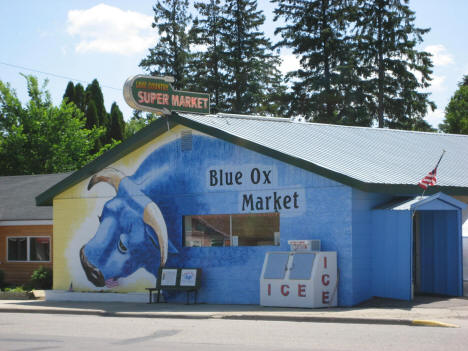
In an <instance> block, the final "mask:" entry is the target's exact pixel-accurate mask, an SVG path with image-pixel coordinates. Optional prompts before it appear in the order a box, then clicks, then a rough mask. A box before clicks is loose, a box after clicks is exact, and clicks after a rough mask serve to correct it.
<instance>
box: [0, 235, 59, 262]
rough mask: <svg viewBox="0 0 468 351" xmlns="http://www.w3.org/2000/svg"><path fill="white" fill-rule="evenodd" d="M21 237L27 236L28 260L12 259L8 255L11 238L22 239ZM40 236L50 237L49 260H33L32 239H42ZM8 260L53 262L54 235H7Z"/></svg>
mask: <svg viewBox="0 0 468 351" xmlns="http://www.w3.org/2000/svg"><path fill="white" fill-rule="evenodd" d="M20 238H25V239H26V260H10V257H9V255H8V253H9V245H10V241H9V239H20ZM40 238H47V239H49V260H47V261H39V260H34V261H33V260H31V239H40ZM6 260H7V262H12V263H21V262H23V263H36V262H39V263H51V262H52V237H51V236H49V235H17V236H7V237H6Z"/></svg>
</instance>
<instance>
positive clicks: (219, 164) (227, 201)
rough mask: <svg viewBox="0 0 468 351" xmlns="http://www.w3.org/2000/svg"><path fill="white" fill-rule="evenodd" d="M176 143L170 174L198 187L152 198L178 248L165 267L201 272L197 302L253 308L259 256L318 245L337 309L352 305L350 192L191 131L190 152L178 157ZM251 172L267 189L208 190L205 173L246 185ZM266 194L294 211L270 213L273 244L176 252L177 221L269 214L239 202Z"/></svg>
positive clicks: (168, 191)
mask: <svg viewBox="0 0 468 351" xmlns="http://www.w3.org/2000/svg"><path fill="white" fill-rule="evenodd" d="M177 143H178V144H177ZM177 143H174V145H173V146H171V150H170V153H173V155H170V157H171V158H172V161H171V167H173V168H174V171H175V172H180V170H182V169H183V170H184V172H185V176H186V177H187V179H192V178H193V177H197V178H200V181H198V182H193V181H185V182H182V183H184V184H179V185H178V187H177V189H175V188H172V189H171V188H170V187H168V188H167V189H166V193H165V194H163V193H160V194H158V205H159V206H160V208H161V210H162V212H163V214H164V216H165V219H166V223H167V225H168V232H169V235H170V239H171V240H172V242H173V244H174V245H175V247H176V248H177V249H178V254H173V255H171V256H170V258H169V261H168V264H167V265H168V266H181V267H182V266H184V267H199V268H202V272H203V273H202V288H201V290H200V292H199V301H200V302H206V303H238V304H258V303H259V278H260V274H261V269H262V265H263V261H264V257H265V253H266V252H268V251H289V245H288V240H292V239H320V240H321V241H322V250H327V251H337V252H338V267H339V270H340V281H339V289H338V295H339V304H340V305H352V304H355V299H354V298H353V290H352V281H353V269H352V264H350V262H351V259H352V252H353V246H352V211H351V208H352V189H351V188H350V187H348V186H344V185H342V184H340V183H337V182H335V181H332V180H330V179H327V178H324V177H321V176H319V175H316V174H313V173H311V172H307V171H305V170H302V169H300V168H297V167H294V166H292V165H289V164H286V163H283V162H280V161H278V160H276V159H273V158H270V157H267V156H264V155H261V154H259V153H256V152H253V151H250V150H248V149H245V148H243V147H240V146H237V145H234V144H231V143H228V142H225V141H223V140H220V139H216V138H212V137H207V136H202V135H197V134H195V133H194V135H193V148H192V151H182V150H181V148H180V140H178V141H177ZM254 168H257V169H259V170H261V171H262V172H263V170H265V171H266V172H270V178H271V183H268V184H263V182H260V183H259V184H252V182H249V181H244V182H243V184H242V185H231V186H226V185H223V186H221V185H219V184H218V185H216V186H211V185H210V170H211V171H212V170H221V169H222V170H223V171H224V172H230V171H232V172H238V171H241V172H242V173H243V175H244V178H243V179H247V178H245V177H247V176H248V175H249V174H250V172H251V171H252V169H254ZM180 189H184V191H180ZM274 192H276V193H277V194H283V196H286V194H289V195H291V194H294V193H297V194H298V208H291V209H285V208H282V209H280V210H278V212H279V213H280V233H281V234H280V237H281V238H280V246H253V247H184V246H183V242H182V240H183V220H182V218H183V216H184V215H204V214H237V213H251V212H272V210H271V209H270V210H269V211H266V210H256V209H254V210H253V211H252V208H251V207H250V206H247V208H246V206H245V203H244V202H243V197H244V195H247V196H249V195H250V194H252V196H253V198H257V197H261V198H265V197H266V196H271V195H272V194H273V193H274ZM174 204H175V206H174ZM169 208H170V209H171V210H168V209H169ZM174 209H175V210H174ZM174 298H176V299H183V298H184V296H183V295H181V294H179V296H174ZM169 299H171V296H169Z"/></svg>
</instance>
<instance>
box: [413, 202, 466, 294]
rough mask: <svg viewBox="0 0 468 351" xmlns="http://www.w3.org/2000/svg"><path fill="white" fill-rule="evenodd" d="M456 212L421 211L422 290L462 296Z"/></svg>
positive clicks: (457, 214)
mask: <svg viewBox="0 0 468 351" xmlns="http://www.w3.org/2000/svg"><path fill="white" fill-rule="evenodd" d="M458 216H459V213H457V212H456V211H440V212H439V211H421V212H419V218H420V228H421V229H420V232H421V291H422V292H426V293H434V294H444V295H452V296H458V295H461V286H460V285H461V284H460V283H461V279H460V277H461V264H460V256H461V252H460V233H459V228H458V225H459V223H458V222H459V221H458Z"/></svg>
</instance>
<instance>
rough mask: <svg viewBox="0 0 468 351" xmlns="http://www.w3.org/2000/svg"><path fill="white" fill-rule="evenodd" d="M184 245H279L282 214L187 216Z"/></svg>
mask: <svg viewBox="0 0 468 351" xmlns="http://www.w3.org/2000/svg"><path fill="white" fill-rule="evenodd" d="M183 220H184V245H185V246H189V247H194V246H199V247H200V246H262V245H279V239H280V238H279V213H277V212H275V213H254V214H225V215H224V214H223V215H200V216H184V217H183Z"/></svg>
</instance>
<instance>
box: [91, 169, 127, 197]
mask: <svg viewBox="0 0 468 351" xmlns="http://www.w3.org/2000/svg"><path fill="white" fill-rule="evenodd" d="M124 177H125V175H124V174H123V173H122V172H120V171H119V170H118V169H115V168H104V169H103V170H102V171H100V172H99V173H96V174H95V175H93V176H92V177H91V179H90V181H89V183H88V190H90V189H91V188H92V187H93V186H94V185H96V184H97V183H99V182H106V183H109V184H110V185H112V186H113V187H114V189H115V191H116V192H117V191H118V190H119V184H120V181H121V180H122V178H124Z"/></svg>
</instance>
